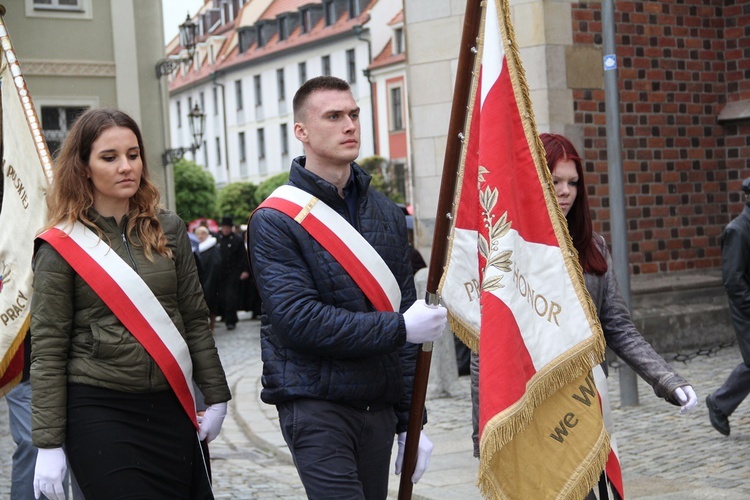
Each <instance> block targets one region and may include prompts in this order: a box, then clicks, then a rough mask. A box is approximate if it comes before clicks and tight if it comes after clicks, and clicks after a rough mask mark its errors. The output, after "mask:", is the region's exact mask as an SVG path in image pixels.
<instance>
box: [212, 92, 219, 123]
mask: <svg viewBox="0 0 750 500" xmlns="http://www.w3.org/2000/svg"><path fill="white" fill-rule="evenodd" d="M211 100H212V101H213V104H214V116H217V115H218V114H219V88H218V87H214V88H212V89H211Z"/></svg>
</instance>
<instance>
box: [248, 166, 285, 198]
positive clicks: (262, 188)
mask: <svg viewBox="0 0 750 500" xmlns="http://www.w3.org/2000/svg"><path fill="white" fill-rule="evenodd" d="M288 180H289V172H282V173H280V174H276V175H274V176H273V177H269V178H268V179H266V180H265V181H263V182H261V183H260V185H259V186H258V189H257V190H256V191H255V202H256V203H257V204H258V205H260V204H261V203H262V202H263V200H265V199H266V198H268V196H269V195H270V194H271V193H273V190H274V189H276V188H277V187H279V186H283V185H284V184H286V183H287V181H288Z"/></svg>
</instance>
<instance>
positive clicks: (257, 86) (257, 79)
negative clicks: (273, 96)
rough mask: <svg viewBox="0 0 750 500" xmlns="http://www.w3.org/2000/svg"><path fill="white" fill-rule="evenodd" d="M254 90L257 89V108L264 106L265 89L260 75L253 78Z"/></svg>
mask: <svg viewBox="0 0 750 500" xmlns="http://www.w3.org/2000/svg"><path fill="white" fill-rule="evenodd" d="M253 88H254V89H255V107H258V106H262V105H263V87H262V85H261V81H260V75H255V76H254V77H253Z"/></svg>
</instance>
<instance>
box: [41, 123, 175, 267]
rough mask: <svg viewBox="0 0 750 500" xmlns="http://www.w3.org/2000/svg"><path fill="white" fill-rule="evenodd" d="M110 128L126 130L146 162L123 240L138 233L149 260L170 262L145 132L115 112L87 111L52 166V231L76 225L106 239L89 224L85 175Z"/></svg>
mask: <svg viewBox="0 0 750 500" xmlns="http://www.w3.org/2000/svg"><path fill="white" fill-rule="evenodd" d="M112 127H124V128H127V129H130V130H131V131H132V132H133V133H134V134H135V137H136V138H137V139H138V147H139V148H140V155H141V161H142V162H143V171H142V173H141V182H140V185H139V186H138V190H137V191H136V193H135V194H134V195H133V196H132V197H131V198H130V205H129V209H128V213H127V225H126V227H125V234H126V236H127V237H128V239H129V240H131V241H132V238H131V235H132V233H133V232H134V231H135V233H136V235H137V236H138V239H139V240H140V242H141V244H142V245H143V251H144V254H145V255H146V258H148V259H149V260H153V252H156V253H158V254H160V255H163V256H165V257H171V256H172V252H171V250H170V249H169V248H168V247H167V238H166V237H165V236H164V231H163V230H162V227H161V224H160V223H159V219H158V218H157V217H156V212H157V209H158V207H159V199H160V198H159V190H158V189H157V188H156V186H155V185H154V184H153V183H152V182H151V181H150V180H149V172H148V165H147V163H146V154H145V150H144V147H143V137H142V136H141V131H140V129H139V128H138V125H137V124H136V123H135V121H134V120H133V119H132V118H131V117H130V116H128V115H127V114H125V113H123V112H122V111H120V110H117V109H108V108H92V109H89V110H87V111H86V112H84V113H83V114H82V115H81V116H79V117H78V118H77V119H76V121H75V123H74V124H73V127H72V128H71V130H70V133H69V134H68V136H67V137H66V138H65V141H64V142H63V145H62V148H61V149H60V154H59V155H58V157H57V158H56V160H55V162H54V172H55V175H54V182H53V184H52V189H51V192H50V194H49V200H48V220H49V224H48V227H53V226H56V225H58V224H63V225H72V224H73V223H74V222H76V221H77V220H78V221H81V222H82V223H83V224H85V225H86V226H88V227H89V228H91V229H92V230H93V231H96V233H97V234H98V235H99V237H100V238H102V237H103V233H102V232H101V230H100V229H99V228H98V227H97V226H96V225H95V224H94V222H93V221H92V220H90V218H89V210H90V209H91V208H92V207H93V206H94V186H93V183H92V182H91V179H89V178H88V176H87V175H86V174H87V168H88V164H89V158H90V157H91V147H92V145H93V144H94V141H96V140H97V139H98V138H99V136H100V135H101V134H102V132H104V131H105V130H107V129H109V128H112Z"/></svg>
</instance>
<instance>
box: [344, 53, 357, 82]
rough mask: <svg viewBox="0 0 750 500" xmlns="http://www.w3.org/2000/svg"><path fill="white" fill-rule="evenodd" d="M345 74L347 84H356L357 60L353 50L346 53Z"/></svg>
mask: <svg viewBox="0 0 750 500" xmlns="http://www.w3.org/2000/svg"><path fill="white" fill-rule="evenodd" d="M346 74H347V76H348V81H349V83H357V58H356V55H355V53H354V49H348V50H347V51H346Z"/></svg>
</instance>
